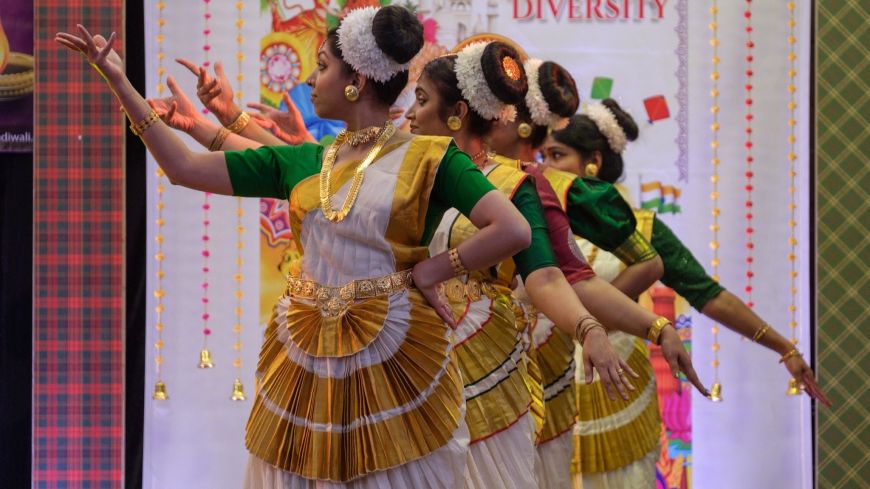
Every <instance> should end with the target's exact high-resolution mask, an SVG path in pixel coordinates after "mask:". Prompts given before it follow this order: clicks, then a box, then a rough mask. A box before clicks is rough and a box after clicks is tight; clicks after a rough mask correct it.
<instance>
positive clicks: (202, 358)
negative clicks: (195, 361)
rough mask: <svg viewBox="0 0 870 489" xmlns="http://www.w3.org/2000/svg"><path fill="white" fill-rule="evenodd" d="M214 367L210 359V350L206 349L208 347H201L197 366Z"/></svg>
mask: <svg viewBox="0 0 870 489" xmlns="http://www.w3.org/2000/svg"><path fill="white" fill-rule="evenodd" d="M212 367H214V362H213V361H212V359H211V352H210V351H208V348H203V349H202V350H201V351H200V352H199V368H212Z"/></svg>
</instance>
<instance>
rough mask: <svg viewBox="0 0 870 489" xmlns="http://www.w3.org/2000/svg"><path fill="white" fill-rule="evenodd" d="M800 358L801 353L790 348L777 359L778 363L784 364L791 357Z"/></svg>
mask: <svg viewBox="0 0 870 489" xmlns="http://www.w3.org/2000/svg"><path fill="white" fill-rule="evenodd" d="M799 356H801V352H799V351H798V350H797V348H792V349H791V350H789V351H788V352H786V354H785V355H783V356H782V358H780V359H779V363H785V362H786V361H787V360H788V359H789V358H791V357H799Z"/></svg>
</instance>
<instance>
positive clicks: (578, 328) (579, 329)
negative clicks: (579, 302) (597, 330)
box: [574, 314, 598, 341]
mask: <svg viewBox="0 0 870 489" xmlns="http://www.w3.org/2000/svg"><path fill="white" fill-rule="evenodd" d="M586 321H596V322H597V321H598V320H597V319H595V316H592V315H590V314H584V315H582V316H580V317H579V318H577V322H576V323H575V326H574V339H576V340H577V341H580V337H581V336H583V337H584V338H585V335H584V326H583V323H585V322H586Z"/></svg>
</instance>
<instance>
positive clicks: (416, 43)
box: [326, 5, 423, 105]
mask: <svg viewBox="0 0 870 489" xmlns="http://www.w3.org/2000/svg"><path fill="white" fill-rule="evenodd" d="M339 25H340V24H339ZM372 33H373V34H374V36H375V43H376V44H377V45H378V48H379V49H380V50H381V51H383V52H384V54H386V55H387V56H388V57H389V58H390V59H392V60H393V61H395V62H396V63H407V62H409V61H411V59H412V58H413V57H414V56H416V55H417V53H418V52H419V51H420V49H422V47H423V25H422V24H420V21H419V20H418V19H417V16H415V15H414V14H412V13H411V12H410V11H409V10H408V9H406V8H404V7H400V6H397V5H389V6H386V7H381V8H380V9H379V10H378V13H376V14H375V16H374V19H373V20H372ZM326 42H327V44H328V45H329V49H330V50H331V51H332V54H333V55H335V57H337V58H338V59H339V60H341V63H342V64H343V65H344V69H345V71H346V72H347V73H352V72H353V68H352V67H351V66H350V65H349V64H347V63H346V62H345V61H344V58H343V57H342V55H341V47H340V46H339V45H338V27H336V28H334V29H330V30H329V32H327V33H326ZM368 83H369V84H371V86H372V87H373V88H374V90H375V96H376V97H377V99H378V101H380V102H382V103H384V104H387V105H392V104H393V103H394V102H395V101H396V99H397V98H399V94H401V93H402V90H404V89H405V86H406V85H407V84H408V71H407V70H405V71H401V72H399V73H397V74H396V75H395V76H394V77H392V78H390V79H389V80H387V81H385V82H378V81H375V80H369V81H368Z"/></svg>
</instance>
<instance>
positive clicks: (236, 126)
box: [227, 111, 251, 134]
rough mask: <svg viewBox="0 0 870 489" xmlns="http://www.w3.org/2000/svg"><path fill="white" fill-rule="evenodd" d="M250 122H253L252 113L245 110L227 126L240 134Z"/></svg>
mask: <svg viewBox="0 0 870 489" xmlns="http://www.w3.org/2000/svg"><path fill="white" fill-rule="evenodd" d="M249 122H251V116H250V114H248V113H247V112H244V111H243V112H242V113H241V114H239V116H238V117H236V120H234V121H233V122H232V124H230V125H229V126H227V129H229V130H230V131H232V132H234V133H236V134H239V133H241V132H242V131H243V130H244V129H245V127H247V126H248V123H249Z"/></svg>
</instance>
